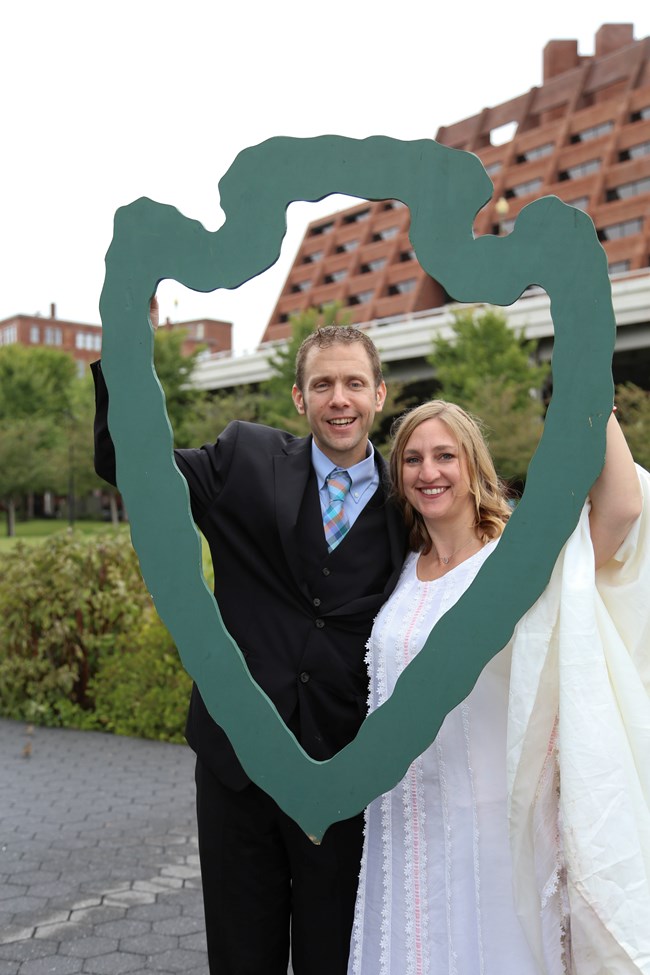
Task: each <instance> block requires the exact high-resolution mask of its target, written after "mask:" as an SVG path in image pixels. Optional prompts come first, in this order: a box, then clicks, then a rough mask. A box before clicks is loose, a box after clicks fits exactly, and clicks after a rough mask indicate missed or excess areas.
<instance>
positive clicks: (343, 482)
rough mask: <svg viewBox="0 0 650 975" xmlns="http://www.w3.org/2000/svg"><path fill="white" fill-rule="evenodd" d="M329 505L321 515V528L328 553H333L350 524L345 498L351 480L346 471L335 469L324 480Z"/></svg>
mask: <svg viewBox="0 0 650 975" xmlns="http://www.w3.org/2000/svg"><path fill="white" fill-rule="evenodd" d="M325 484H326V486H327V493H328V495H329V503H328V505H327V508H326V509H325V512H324V514H323V528H324V529H325V539H326V541H327V547H328V549H329V551H330V552H331V551H333V550H334V549H335V548H336V546H337V545H338V544H339V542H340V541H341V540H342V539H343V538H344V537H345V535H346V534H347V532H348V531H349V528H350V523H349V521H348V519H347V517H346V514H345V505H344V502H345V498H346V496H347V495H348V494H349V491H350V487H351V485H352V478H351V477H350V475H349V474H348V472H347V471H344V470H341V468H340V467H335V468H334V470H333V471H330V473H329V474H328V475H327V477H326V478H325Z"/></svg>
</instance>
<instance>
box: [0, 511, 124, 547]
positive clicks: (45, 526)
mask: <svg viewBox="0 0 650 975" xmlns="http://www.w3.org/2000/svg"><path fill="white" fill-rule="evenodd" d="M2 527H3V528H4V526H2ZM128 528H129V526H128V525H124V524H120V525H119V527H118V528H117V529H115V528H113V526H112V525H111V524H110V523H109V522H107V521H86V520H83V521H75V524H74V531H75V532H76V533H78V534H80V535H106V534H111V535H112V534H114V533H115V531H117V532H124V533H126V532H128ZM4 530H5V531H6V528H4ZM68 530H69V525H68V522H67V521H64V520H63V519H59V518H34V519H32V520H31V521H19V522H17V523H16V535H15V537H14V538H7V536H6V534H5V535H0V554H2V552H9V551H11V549H12V548H14V546H15V545H17V544H18V543H19V542H23V543H24V544H26V545H42V544H43V542H45V541H47V539H48V538H51V537H52V535H58V534H60V533H61V532H67V531H68Z"/></svg>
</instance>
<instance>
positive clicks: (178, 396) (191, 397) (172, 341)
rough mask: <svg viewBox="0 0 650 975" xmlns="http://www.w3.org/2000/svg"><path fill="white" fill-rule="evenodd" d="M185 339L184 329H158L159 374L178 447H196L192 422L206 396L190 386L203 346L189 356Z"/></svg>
mask: <svg viewBox="0 0 650 975" xmlns="http://www.w3.org/2000/svg"><path fill="white" fill-rule="evenodd" d="M184 340H185V332H184V331H183V330H182V329H175V330H174V331H171V330H167V329H164V328H162V329H161V328H159V329H158V330H157V331H156V334H155V340H154V362H155V365H156V373H157V374H158V379H159V380H160V385H161V386H162V388H163V390H164V392H165V399H166V401H167V416H168V417H169V422H170V423H171V425H172V430H173V431H174V444H175V446H176V447H189V446H192V443H191V440H190V439H189V435H188V425H191V422H192V417H193V411H194V409H195V408H196V406H197V404H198V403H199V402H200V401H201V399H202V398H203V397H205V395H206V394H205V393H204V392H202V391H201V390H199V389H194V388H193V387H192V386H191V385H190V379H191V376H192V373H193V371H194V367H195V366H196V360H197V358H198V356H199V354H200V352H201V349H200V348H196V349H194V350H193V351H192V352H191V353H190V354H189V355H185V353H184V352H183V341H184Z"/></svg>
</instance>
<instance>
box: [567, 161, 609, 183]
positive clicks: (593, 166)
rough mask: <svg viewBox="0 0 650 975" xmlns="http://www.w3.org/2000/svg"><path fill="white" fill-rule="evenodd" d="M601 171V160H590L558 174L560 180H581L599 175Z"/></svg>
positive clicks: (568, 167)
mask: <svg viewBox="0 0 650 975" xmlns="http://www.w3.org/2000/svg"><path fill="white" fill-rule="evenodd" d="M599 169H600V159H588V160H587V161H586V162H582V163H576V165H575V166H567V168H566V169H563V170H561V171H560V172H559V173H558V179H560V180H565V179H581V178H582V177H583V176H591V174H592V173H597V172H598V170H599Z"/></svg>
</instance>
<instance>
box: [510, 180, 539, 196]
mask: <svg viewBox="0 0 650 975" xmlns="http://www.w3.org/2000/svg"><path fill="white" fill-rule="evenodd" d="M542 183H543V180H541V179H529V180H527V181H526V182H525V183H517V185H516V186H511V187H509V188H508V189H507V190H506V191H505V197H506V199H507V200H511V199H512V197H513V196H529V195H530V194H531V193H536V192H537V190H538V189H539V188H540V187H541V186H542Z"/></svg>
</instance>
